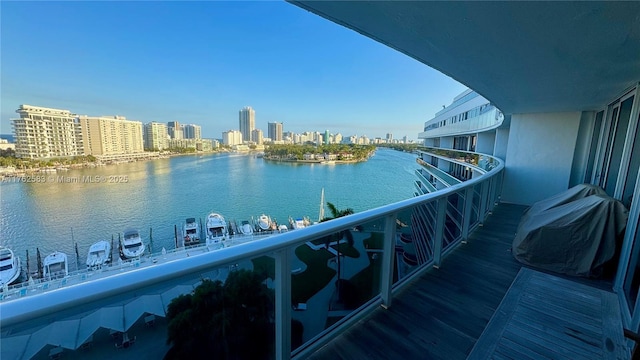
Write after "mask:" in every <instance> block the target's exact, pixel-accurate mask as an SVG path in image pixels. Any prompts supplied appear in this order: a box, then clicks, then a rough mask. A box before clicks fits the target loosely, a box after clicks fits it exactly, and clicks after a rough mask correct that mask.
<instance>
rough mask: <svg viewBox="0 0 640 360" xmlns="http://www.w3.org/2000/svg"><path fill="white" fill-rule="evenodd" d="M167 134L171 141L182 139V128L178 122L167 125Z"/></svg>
mask: <svg viewBox="0 0 640 360" xmlns="http://www.w3.org/2000/svg"><path fill="white" fill-rule="evenodd" d="M167 132H168V133H169V137H170V138H171V139H184V128H183V126H182V124H180V122H178V121H169V122H168V123H167Z"/></svg>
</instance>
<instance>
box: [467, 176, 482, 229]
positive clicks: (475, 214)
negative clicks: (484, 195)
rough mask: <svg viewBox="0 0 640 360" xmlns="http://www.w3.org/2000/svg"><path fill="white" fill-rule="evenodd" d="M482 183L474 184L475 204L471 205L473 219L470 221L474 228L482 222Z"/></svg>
mask: <svg viewBox="0 0 640 360" xmlns="http://www.w3.org/2000/svg"><path fill="white" fill-rule="evenodd" d="M481 187H482V186H481V184H475V185H474V186H473V199H472V201H473V204H472V206H471V221H470V222H469V224H470V227H471V228H473V227H474V226H476V225H477V224H478V223H479V222H480V214H479V212H480V190H481Z"/></svg>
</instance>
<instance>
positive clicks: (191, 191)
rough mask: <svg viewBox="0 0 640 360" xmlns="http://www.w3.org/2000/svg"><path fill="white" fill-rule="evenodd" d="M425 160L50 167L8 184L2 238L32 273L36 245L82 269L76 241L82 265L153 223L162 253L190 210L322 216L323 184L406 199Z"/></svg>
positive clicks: (386, 156)
mask: <svg viewBox="0 0 640 360" xmlns="http://www.w3.org/2000/svg"><path fill="white" fill-rule="evenodd" d="M416 167H417V166H416V164H415V155H412V154H409V153H403V152H399V151H396V150H390V149H386V148H379V149H378V150H377V151H376V153H375V155H374V156H373V157H371V158H370V159H369V160H368V161H366V162H361V163H355V164H333V165H327V164H295V163H277V162H269V161H266V160H263V159H262V158H258V157H255V156H254V155H253V154H235V153H223V154H208V155H186V156H178V157H171V158H166V159H157V160H150V161H141V162H134V163H124V164H117V165H108V166H101V167H95V168H83V169H72V170H69V171H63V172H57V173H55V174H42V175H44V176H45V177H46V180H45V181H44V182H40V183H22V182H17V181H5V182H4V183H2V185H0V211H1V214H0V245H2V246H5V247H8V248H11V249H13V250H14V252H15V253H16V254H17V255H18V256H20V257H21V258H22V261H23V267H24V266H26V263H25V260H26V250H28V251H29V256H30V258H31V260H30V261H31V264H30V268H31V271H33V270H34V269H35V266H36V265H35V254H36V248H39V249H40V252H41V254H42V257H43V258H44V257H45V256H46V255H48V254H50V253H52V252H53V251H62V252H65V253H66V254H67V255H69V260H70V266H69V270H70V271H73V270H76V269H77V264H76V260H75V258H76V257H75V248H74V247H75V243H77V244H78V250H79V254H80V263H81V264H82V263H83V262H84V260H85V258H86V253H87V251H88V249H89V246H90V245H91V244H93V243H94V242H96V241H98V240H108V241H111V238H112V237H113V238H114V239H115V241H114V246H117V241H118V234H119V233H122V232H123V231H124V230H125V229H126V228H135V229H139V230H140V232H141V235H142V237H143V241H144V242H145V243H149V236H150V232H151V231H152V237H153V251H154V252H160V251H161V249H162V248H163V247H164V248H165V249H167V250H169V249H173V248H174V247H175V245H174V244H175V242H174V226H177V228H178V232H180V231H181V228H182V225H183V224H184V222H185V219H186V218H189V217H194V218H196V219H197V220H198V221H200V219H202V222H203V223H204V222H205V219H206V216H207V215H208V214H209V213H211V212H217V213H220V214H222V215H223V216H224V217H225V218H226V219H227V222H230V221H237V222H240V221H242V220H249V221H251V219H252V217H253V218H254V219H257V217H258V216H260V215H261V214H263V213H264V214H267V215H269V216H271V217H272V219H275V220H276V221H277V222H278V223H280V224H288V219H289V217H293V218H299V217H303V216H308V217H309V218H310V219H311V220H312V221H317V220H318V215H319V211H320V197H321V191H322V189H323V188H324V192H325V202H327V201H328V202H331V203H333V204H334V205H336V207H337V208H338V209H345V208H352V209H354V210H355V212H360V211H363V210H367V209H372V208H376V207H379V206H382V205H386V204H389V203H393V202H396V201H400V200H404V199H407V198H410V197H412V196H413V192H414V187H413V185H412V183H413V182H414V181H415V180H416V178H415V175H414V170H415V169H416ZM89 178H92V179H100V181H98V182H86V179H89ZM83 179H84V182H83ZM105 179H106V180H105ZM65 180H68V181H72V182H65ZM76 181H77V182H76ZM103 181H104V182H103ZM325 215H329V212H328V210H326V211H325ZM80 268H82V265H81V266H80Z"/></svg>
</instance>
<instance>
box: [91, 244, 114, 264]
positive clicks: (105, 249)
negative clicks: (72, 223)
mask: <svg viewBox="0 0 640 360" xmlns="http://www.w3.org/2000/svg"><path fill="white" fill-rule="evenodd" d="M109 262H111V243H109V242H108V241H106V240H101V241H98V242H97V243H95V244H93V245H91V247H89V253H88V254H87V268H99V267H101V266H102V265H105V264H107V263H109Z"/></svg>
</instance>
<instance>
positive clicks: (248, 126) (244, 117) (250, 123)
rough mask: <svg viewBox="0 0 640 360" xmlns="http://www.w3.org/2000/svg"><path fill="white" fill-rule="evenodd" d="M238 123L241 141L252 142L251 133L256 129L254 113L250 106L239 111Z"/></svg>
mask: <svg viewBox="0 0 640 360" xmlns="http://www.w3.org/2000/svg"><path fill="white" fill-rule="evenodd" d="M238 123H239V127H240V132H241V133H242V141H252V139H251V132H252V131H253V129H255V128H256V112H255V110H253V108H251V106H245V107H243V108H242V109H241V110H240V111H239V121H238Z"/></svg>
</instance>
